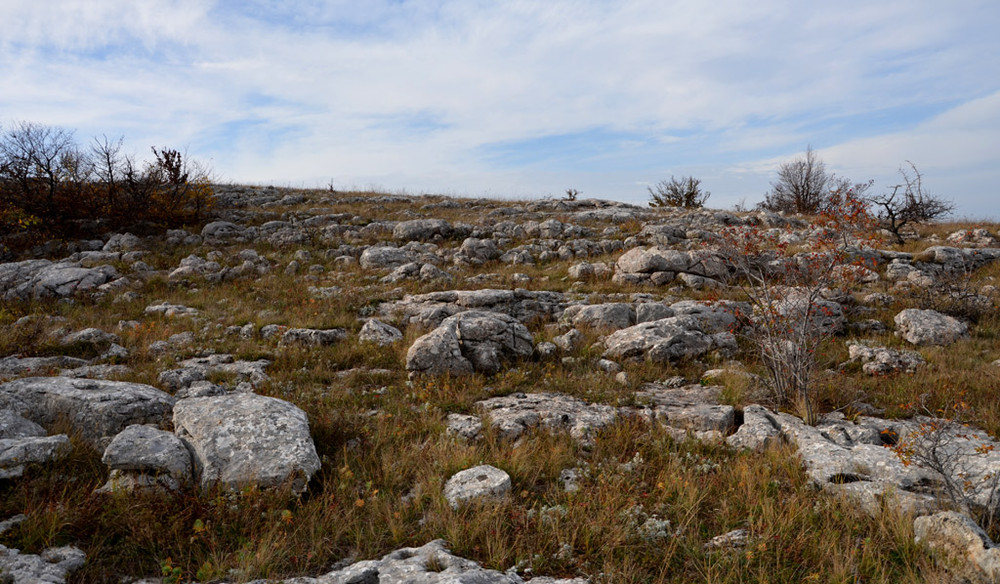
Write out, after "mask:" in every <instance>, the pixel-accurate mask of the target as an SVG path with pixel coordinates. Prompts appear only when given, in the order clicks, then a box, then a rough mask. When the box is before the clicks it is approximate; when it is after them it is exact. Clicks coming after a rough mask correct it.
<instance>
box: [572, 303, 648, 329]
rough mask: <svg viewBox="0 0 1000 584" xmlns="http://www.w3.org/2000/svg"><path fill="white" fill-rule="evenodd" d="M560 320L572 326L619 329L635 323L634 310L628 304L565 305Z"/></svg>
mask: <svg viewBox="0 0 1000 584" xmlns="http://www.w3.org/2000/svg"><path fill="white" fill-rule="evenodd" d="M561 320H563V321H565V322H569V323H571V324H572V325H573V326H574V327H589V328H596V329H605V330H619V329H623V328H627V327H630V326H632V325H633V324H635V311H634V310H633V308H632V306H631V305H630V304H625V303H622V302H614V303H607V304H577V305H573V306H568V307H566V310H564V311H563V314H562V317H561Z"/></svg>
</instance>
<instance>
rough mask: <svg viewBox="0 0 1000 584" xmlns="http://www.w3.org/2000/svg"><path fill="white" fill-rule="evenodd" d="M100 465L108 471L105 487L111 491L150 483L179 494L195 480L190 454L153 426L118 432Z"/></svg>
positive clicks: (171, 434)
mask: <svg viewBox="0 0 1000 584" xmlns="http://www.w3.org/2000/svg"><path fill="white" fill-rule="evenodd" d="M101 462H103V463H104V464H106V465H108V468H110V469H111V472H112V477H111V480H110V481H109V483H108V487H109V488H110V489H112V490H113V489H115V488H118V487H120V486H123V485H129V487H135V486H137V485H145V484H149V485H152V486H156V487H162V488H164V489H167V490H171V491H178V490H180V489H181V488H182V487H184V486H188V485H190V484H191V483H192V481H193V478H194V474H193V466H192V462H191V453H190V452H189V451H188V449H187V446H185V445H184V442H183V441H182V440H181V439H180V438H178V437H177V436H176V435H175V434H173V433H171V432H166V431H164V430H160V429H158V428H156V427H154V426H146V425H133V426H129V427H128V428H125V429H124V430H122V431H121V432H119V433H118V435H117V436H115V437H114V438H113V439H112V440H111V443H110V444H108V447H107V448H106V449H105V450H104V455H103V456H102V457H101ZM144 479H145V480H144Z"/></svg>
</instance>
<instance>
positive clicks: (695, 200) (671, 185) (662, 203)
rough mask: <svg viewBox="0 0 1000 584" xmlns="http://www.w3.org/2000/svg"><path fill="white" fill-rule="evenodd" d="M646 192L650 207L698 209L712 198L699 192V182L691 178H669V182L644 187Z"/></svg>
mask: <svg viewBox="0 0 1000 584" xmlns="http://www.w3.org/2000/svg"><path fill="white" fill-rule="evenodd" d="M646 190H648V191H649V199H650V200H649V206H650V207H684V208H686V209H698V208H701V207H703V206H704V205H705V202H706V201H708V198H709V197H711V196H712V193H710V192H708V191H702V190H701V180H699V179H696V178H694V177H693V176H687V177H682V178H676V177H673V176H671V177H670V180H669V181H668V180H661V181H660V182H658V183H656V184H655V185H653V186H651V187H646Z"/></svg>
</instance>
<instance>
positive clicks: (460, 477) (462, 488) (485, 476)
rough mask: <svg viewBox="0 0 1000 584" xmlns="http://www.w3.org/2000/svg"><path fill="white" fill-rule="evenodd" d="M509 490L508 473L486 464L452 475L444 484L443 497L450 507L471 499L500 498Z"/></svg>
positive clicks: (456, 506)
mask: <svg viewBox="0 0 1000 584" xmlns="http://www.w3.org/2000/svg"><path fill="white" fill-rule="evenodd" d="M509 492H510V475H508V474H507V473H506V472H504V471H502V470H500V469H499V468H496V467H493V466H490V465H488V464H484V465H480V466H477V467H474V468H470V469H467V470H463V471H461V472H458V473H455V474H454V475H452V477H451V478H450V479H448V482H446V483H445V485H444V498H445V499H446V500H447V501H448V504H449V505H451V508H452V509H458V507H459V506H460V505H462V504H463V503H467V502H469V501H471V500H473V499H479V498H488V499H502V498H503V497H504V496H505V495H506V494H507V493H509Z"/></svg>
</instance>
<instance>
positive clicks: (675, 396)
mask: <svg viewBox="0 0 1000 584" xmlns="http://www.w3.org/2000/svg"><path fill="white" fill-rule="evenodd" d="M721 394H722V388H721V387H719V386H712V385H709V386H702V385H699V384H695V385H688V386H685V387H680V388H670V387H666V386H663V385H659V384H656V383H646V384H644V385H642V386H641V387H640V388H639V392H638V393H637V396H638V397H639V398H641V399H643V400H646V401H648V402H649V404H650V405H649V406H648V410H649V411H648V415H649V416H650V418H651V419H653V420H656V421H658V422H660V423H662V424H664V425H666V426H669V427H671V428H676V429H677V430H680V431H681V434H685V433H687V432H692V433H693V434H694V436H695V437H696V438H699V439H702V440H722V438H723V436H725V435H726V434H727V433H728V432H729V431H730V430H731V429H732V428H734V427H735V425H736V411H735V409H734V408H733V406H730V405H722V404H720V403H719V398H720V396H721Z"/></svg>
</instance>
